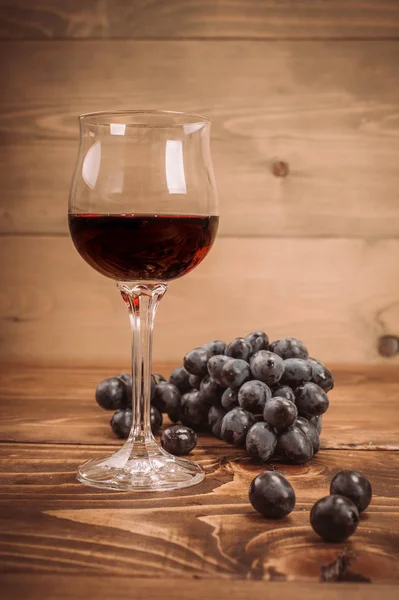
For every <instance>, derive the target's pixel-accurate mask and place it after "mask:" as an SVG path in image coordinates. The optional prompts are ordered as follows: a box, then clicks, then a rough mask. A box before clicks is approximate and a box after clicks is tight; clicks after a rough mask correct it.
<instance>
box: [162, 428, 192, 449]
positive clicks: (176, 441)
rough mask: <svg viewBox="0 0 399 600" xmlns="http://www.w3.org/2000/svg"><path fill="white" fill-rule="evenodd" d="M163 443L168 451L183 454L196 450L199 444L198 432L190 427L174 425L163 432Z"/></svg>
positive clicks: (163, 446)
mask: <svg viewBox="0 0 399 600" xmlns="http://www.w3.org/2000/svg"><path fill="white" fill-rule="evenodd" d="M161 444H162V448H164V450H166V452H170V454H174V455H175V456H181V455H183V454H188V453H189V452H191V450H194V448H195V446H196V445H197V434H196V433H195V431H193V430H192V429H191V428H190V427H185V426H184V425H172V426H171V427H167V428H166V429H165V431H164V432H163V434H162V436H161Z"/></svg>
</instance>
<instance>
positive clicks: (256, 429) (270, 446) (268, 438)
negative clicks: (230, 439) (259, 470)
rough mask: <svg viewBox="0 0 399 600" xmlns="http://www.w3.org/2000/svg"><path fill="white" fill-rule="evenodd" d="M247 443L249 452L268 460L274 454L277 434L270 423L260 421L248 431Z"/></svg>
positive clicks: (264, 460) (265, 460)
mask: <svg viewBox="0 0 399 600" xmlns="http://www.w3.org/2000/svg"><path fill="white" fill-rule="evenodd" d="M245 445H246V448H247V452H248V454H250V455H251V456H254V457H256V458H260V459H261V460H262V461H263V462H267V461H268V460H269V458H270V457H271V456H273V453H274V450H275V448H276V445H277V436H276V434H275V432H274V431H273V430H272V428H271V427H270V425H268V424H267V423H264V422H263V421H259V423H254V425H252V427H251V428H250V430H249V431H248V433H247V437H246V440H245Z"/></svg>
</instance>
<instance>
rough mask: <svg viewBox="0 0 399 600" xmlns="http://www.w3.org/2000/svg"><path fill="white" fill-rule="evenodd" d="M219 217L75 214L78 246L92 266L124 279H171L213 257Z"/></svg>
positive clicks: (71, 223)
mask: <svg viewBox="0 0 399 600" xmlns="http://www.w3.org/2000/svg"><path fill="white" fill-rule="evenodd" d="M218 223H219V217H213V216H212V217H205V216H179V215H158V216H155V215H104V214H73V215H72V214H71V215H69V229H70V232H71V236H72V239H73V242H74V244H75V246H76V248H77V250H78V252H79V253H80V254H81V256H82V257H83V258H84V259H85V261H86V262H87V263H89V265H91V266H92V267H93V268H94V269H96V270H97V271H99V272H100V273H102V274H103V275H106V276H107V277H111V278H112V279H116V280H119V281H169V280H170V279H176V277H181V276H182V275H185V274H186V273H188V272H189V271H191V270H192V269H194V267H196V266H197V265H198V264H199V263H200V262H201V261H202V260H203V259H204V258H205V256H206V255H207V254H208V252H209V250H210V248H211V246H212V244H213V241H214V239H215V236H216V231H217V228H218Z"/></svg>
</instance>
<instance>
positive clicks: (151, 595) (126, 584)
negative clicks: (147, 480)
mask: <svg viewBox="0 0 399 600" xmlns="http://www.w3.org/2000/svg"><path fill="white" fill-rule="evenodd" d="M2 590H3V592H4V593H5V598H7V599H8V600H20V599H22V598H23V599H24V600H43V598H48V594H49V592H50V591H51V599H52V600H70V599H71V598H74V599H76V600H91V599H92V598H95V599H96V600H103V599H104V600H105V599H106V600H110V599H111V598H114V599H115V598H132V597H134V600H149V599H158V598H160V597H161V596H162V598H165V599H166V600H176V597H178V598H179V600H197V599H201V600H214V599H216V598H217V599H218V600H248V599H249V598H262V600H275V599H276V598H279V599H281V600H303V599H304V598H306V599H307V600H320V598H322V599H323V600H342V598H348V599H349V600H380V599H381V598H383V599H384V600H397V597H398V595H397V594H398V588H397V586H396V585H378V584H375V585H372V586H371V585H364V584H360V585H359V584H354V583H351V584H348V583H346V584H345V583H339V584H337V583H336V584H331V583H330V584H318V585H315V584H309V583H298V582H295V583H284V584H282V583H281V582H279V583H278V582H267V583H265V582H261V581H228V580H225V581H223V582H221V581H220V579H218V580H212V579H207V580H205V581H204V580H201V581H195V580H185V581H184V585H179V583H178V582H176V580H175V579H172V578H169V579H155V580H154V579H151V578H146V579H143V578H136V577H119V578H118V577H109V576H108V577H107V576H102V577H98V576H88V575H84V576H82V575H76V574H74V575H73V576H71V577H68V576H63V575H48V574H41V575H29V576H25V577H24V578H23V579H22V578H21V577H20V575H19V574H5V575H3V576H2ZM160 590H162V593H160ZM133 594H134V596H133ZM177 595H178V596H177Z"/></svg>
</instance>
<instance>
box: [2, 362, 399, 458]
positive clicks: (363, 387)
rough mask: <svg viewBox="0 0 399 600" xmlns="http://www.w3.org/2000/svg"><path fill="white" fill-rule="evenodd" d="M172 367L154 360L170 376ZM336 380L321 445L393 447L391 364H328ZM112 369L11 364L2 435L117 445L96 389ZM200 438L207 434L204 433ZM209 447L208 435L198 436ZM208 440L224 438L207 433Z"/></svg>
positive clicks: (396, 426) (398, 445)
mask: <svg viewBox="0 0 399 600" xmlns="http://www.w3.org/2000/svg"><path fill="white" fill-rule="evenodd" d="M171 368H172V366H171V365H167V364H156V365H154V372H157V371H158V372H161V373H163V374H164V375H166V376H167V375H168V374H169V373H170V371H171ZM333 372H334V373H336V380H337V382H336V387H335V389H334V390H332V392H330V394H329V397H330V401H331V402H330V408H329V411H328V412H327V413H326V415H325V416H324V425H323V432H322V436H321V441H322V445H323V447H324V448H344V449H348V448H349V449H350V448H357V449H363V450H375V449H376V448H382V449H391V450H394V449H399V410H398V406H399V372H398V370H397V369H396V368H395V367H393V368H390V367H387V368H384V367H371V366H370V367H367V368H363V369H361V368H359V369H357V370H355V369H354V370H353V371H348V370H346V371H345V370H342V368H341V369H339V368H338V369H337V370H335V369H333ZM115 374H116V371H115V370H112V369H110V368H107V369H106V368H103V369H101V368H99V369H95V368H92V369H90V368H87V369H79V368H75V369H73V368H69V369H59V368H58V369H56V368H55V369H43V368H42V369H40V368H32V367H23V366H20V367H9V368H8V369H2V371H1V372H0V441H8V442H11V441H17V442H45V443H77V444H79V443H81V444H104V445H110V446H117V445H118V444H120V442H119V441H118V440H117V439H115V437H114V435H113V434H112V432H111V429H110V427H109V420H110V418H111V415H112V413H109V412H106V411H103V410H101V409H100V408H99V407H98V406H97V404H96V403H95V400H94V390H95V387H96V385H97V383H99V381H101V380H102V379H104V378H105V377H108V376H111V375H115ZM204 439H206V438H204ZM204 444H205V446H208V444H209V442H208V441H205V442H204ZM211 446H212V447H221V448H225V447H226V446H225V444H224V443H223V442H220V441H218V440H216V438H212V442H211Z"/></svg>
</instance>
